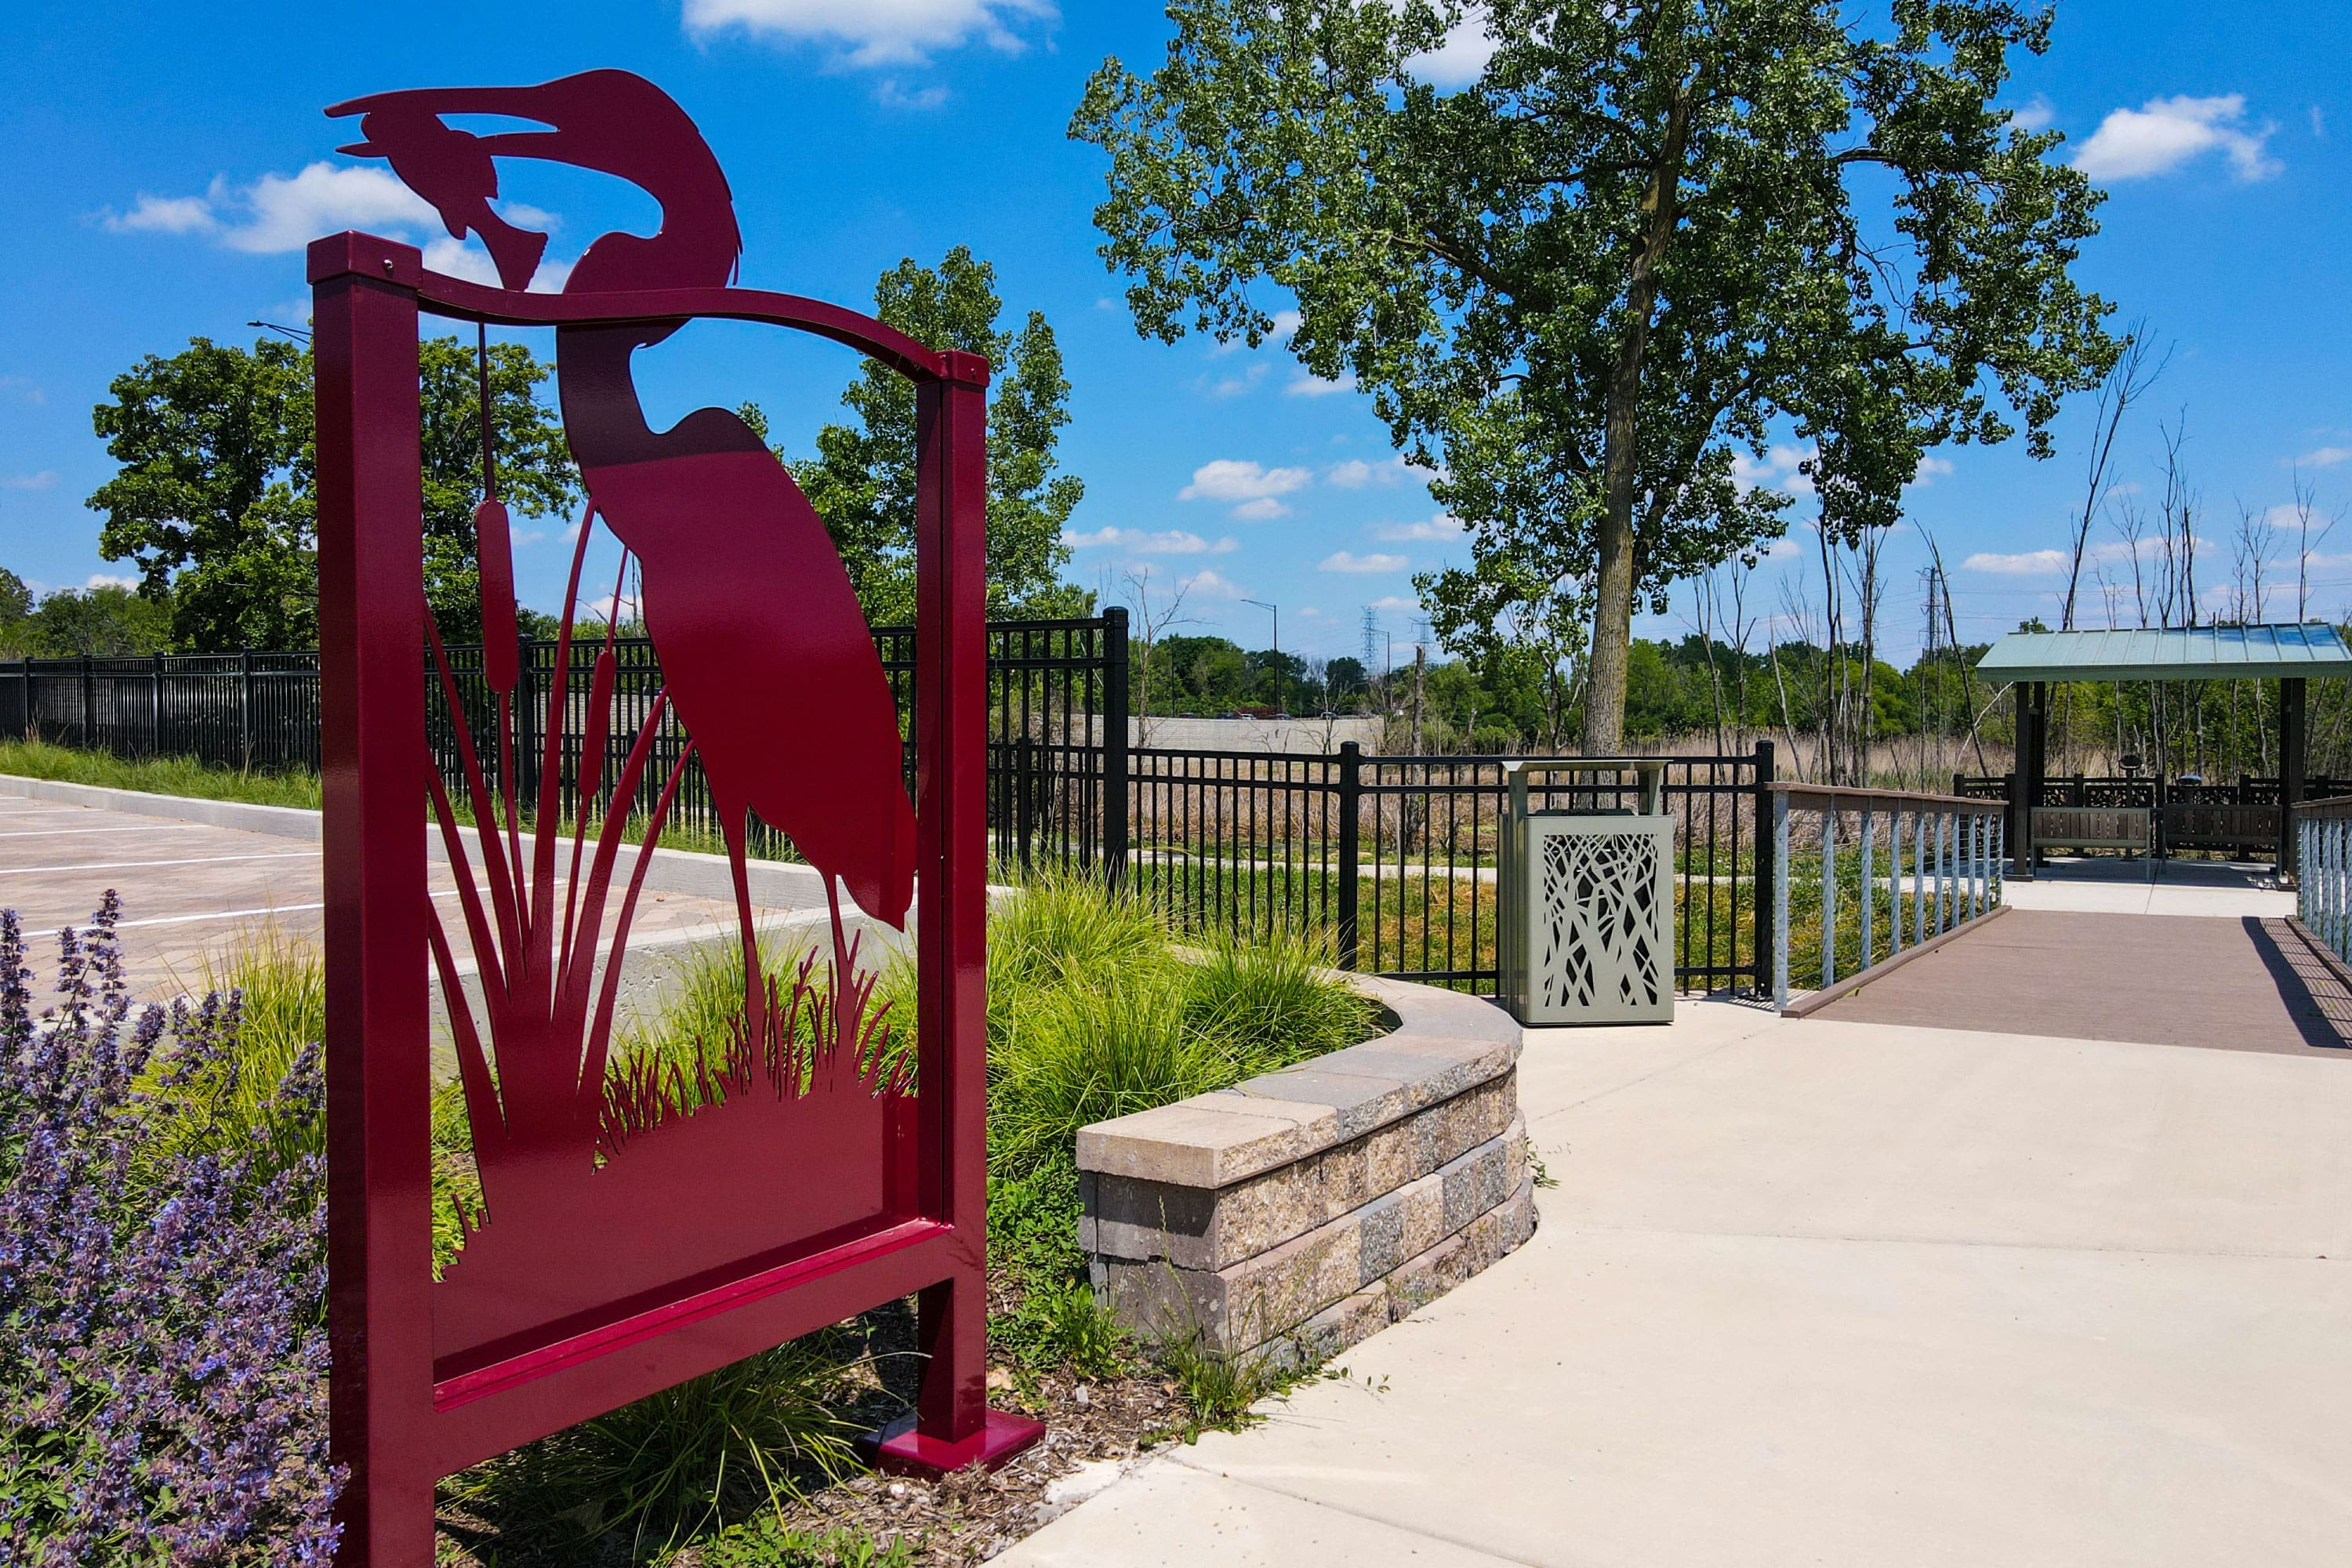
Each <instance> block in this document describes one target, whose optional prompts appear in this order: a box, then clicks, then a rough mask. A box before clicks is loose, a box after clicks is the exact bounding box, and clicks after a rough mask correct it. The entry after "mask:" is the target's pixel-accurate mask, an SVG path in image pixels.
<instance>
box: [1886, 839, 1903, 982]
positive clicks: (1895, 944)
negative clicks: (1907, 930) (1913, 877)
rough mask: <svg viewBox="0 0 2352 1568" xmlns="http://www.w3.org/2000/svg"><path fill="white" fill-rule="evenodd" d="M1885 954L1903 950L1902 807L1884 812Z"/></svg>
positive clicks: (1888, 954) (1889, 955) (1891, 955)
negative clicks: (1886, 908) (1886, 917)
mask: <svg viewBox="0 0 2352 1568" xmlns="http://www.w3.org/2000/svg"><path fill="white" fill-rule="evenodd" d="M1886 839H1887V843H1886V901H1887V904H1888V906H1889V908H1888V910H1887V914H1888V919H1887V921H1886V942H1887V946H1886V956H1887V957H1889V958H1892V957H1894V956H1895V954H1896V953H1898V952H1902V951H1903V808H1902V807H1901V806H1899V805H1898V806H1895V808H1893V809H1892V810H1890V811H1889V812H1887V814H1886Z"/></svg>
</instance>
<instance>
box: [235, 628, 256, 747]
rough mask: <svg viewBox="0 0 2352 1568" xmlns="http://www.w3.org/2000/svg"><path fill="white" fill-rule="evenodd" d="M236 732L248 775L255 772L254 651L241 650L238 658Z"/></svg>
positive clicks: (248, 649) (249, 649)
mask: <svg viewBox="0 0 2352 1568" xmlns="http://www.w3.org/2000/svg"><path fill="white" fill-rule="evenodd" d="M236 731H237V754H238V756H239V757H241V758H242V759H243V762H242V764H241V765H242V766H243V768H244V770H245V771H246V772H247V773H251V772H252V771H253V650H252V649H251V648H249V647H248V648H243V649H240V650H239V651H238V653H237V656H236Z"/></svg>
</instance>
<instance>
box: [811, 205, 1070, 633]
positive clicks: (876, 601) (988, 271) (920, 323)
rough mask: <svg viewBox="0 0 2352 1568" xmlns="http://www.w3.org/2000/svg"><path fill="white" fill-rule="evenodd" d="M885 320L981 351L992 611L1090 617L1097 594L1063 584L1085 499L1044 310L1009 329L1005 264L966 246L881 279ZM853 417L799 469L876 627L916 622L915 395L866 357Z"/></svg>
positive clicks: (852, 391)
mask: <svg viewBox="0 0 2352 1568" xmlns="http://www.w3.org/2000/svg"><path fill="white" fill-rule="evenodd" d="M874 305H875V314H876V315H877V316H879V317H880V318H881V319H882V320H883V321H886V322H887V323H888V324H889V325H891V326H893V327H896V328H898V330H899V331H902V332H905V333H907V334H908V336H909V337H912V338H914V339H915V340H917V341H918V342H922V343H924V344H927V345H929V347H931V348H934V349H961V350H963V351H965V352H967V353H978V354H985V355H986V356H988V360H989V363H990V365H991V366H992V374H991V377H990V382H989V390H988V608H989V613H990V614H991V615H1004V614H1007V613H1019V614H1024V615H1064V614H1072V613H1077V614H1083V613H1085V612H1086V611H1087V609H1088V608H1090V607H1091V604H1092V596H1091V595H1087V594H1085V593H1084V592H1083V591H1081V590H1076V589H1073V588H1070V587H1069V586H1067V585H1066V584H1062V583H1061V582H1060V581H1059V573H1060V570H1061V566H1062V563H1064V562H1066V561H1067V560H1068V559H1069V556H1070V552H1069V547H1068V546H1066V545H1065V544H1064V543H1063V542H1062V525H1063V524H1064V523H1065V522H1066V521H1069V516H1070V512H1071V510H1072V509H1073V508H1075V507H1076V505H1077V504H1078V499H1079V497H1080V496H1082V495H1084V494H1085V493H1086V486H1085V485H1084V484H1083V483H1082V482H1081V481H1080V480H1079V479H1077V477H1076V476H1075V475H1072V474H1066V473H1062V472H1060V471H1058V470H1059V468H1060V461H1059V458H1057V457H1056V455H1055V447H1057V446H1058V445H1059V443H1060V440H1061V430H1062V426H1065V425H1067V424H1068V423H1069V422H1070V412H1069V400H1070V384H1069V382H1068V380H1067V379H1066V378H1065V377H1064V375H1063V374H1062V351H1061V348H1060V345H1059V344H1057V343H1056V342H1055V340H1054V329H1053V328H1052V327H1050V326H1048V325H1047V324H1046V321H1045V313H1044V312H1043V311H1039V310H1032V311H1030V312H1029V314H1028V317H1027V318H1026V319H1025V320H1024V322H1023V323H1022V326H1021V330H1020V331H1017V332H1013V331H1003V330H1001V329H1000V328H999V327H998V324H997V321H998V318H999V317H1000V316H1001V315H1003V308H1004V307H1003V301H1002V300H999V299H998V298H997V294H996V268H993V267H992V266H991V265H990V264H989V263H987V262H985V261H981V260H977V259H975V258H973V256H972V254H971V249H970V247H966V246H961V245H960V246H957V247H955V248H954V249H953V250H950V251H949V252H948V253H947V255H946V256H945V257H944V258H942V259H941V260H940V265H939V267H938V268H936V269H935V268H929V267H924V266H921V265H920V264H919V263H918V262H916V260H915V259H914V258H912V257H908V258H907V259H905V260H903V261H901V262H899V263H898V266H896V267H894V268H890V270H889V271H887V272H885V273H884V274H882V278H881V280H880V281H879V282H878V283H877V284H876V285H875V288H874ZM841 402H842V406H843V407H845V408H846V409H848V410H849V411H850V413H851V414H853V415H854V416H856V422H855V423H854V424H850V425H827V426H824V428H823V429H822V430H820V431H819V432H818V433H817V438H816V449H817V455H816V457H815V458H813V459H811V460H809V461H806V462H803V463H798V464H795V465H794V467H793V472H794V475H795V477H796V478H798V479H799V480H800V484H801V488H802V489H803V490H805V491H806V492H807V494H808V498H809V501H810V504H812V505H813V506H814V507H815V508H816V511H817V515H818V516H819V517H821V518H823V519H824V524H825V527H826V529H827V530H828V531H830V532H831V533H832V535H833V542H834V544H835V547H836V548H837V549H839V550H840V552H841V558H842V562H843V563H844V564H845V565H846V566H847V567H848V568H849V579H850V582H851V583H852V584H855V585H856V589H857V597H858V600H859V602H860V603H861V604H863V605H865V606H866V618H867V619H868V620H871V621H875V622H877V623H881V622H906V621H912V620H913V619H914V618H915V389H914V385H913V384H912V383H910V382H908V380H907V379H906V378H905V377H904V376H901V375H899V374H898V373H897V372H896V371H893V370H890V369H887V367H885V366H883V365H879V364H876V363H871V362H868V363H866V366H865V367H864V369H863V370H861V371H860V372H859V373H858V376H857V379H856V380H855V381H853V382H851V383H850V384H849V389H848V390H847V391H846V392H844V393H843V394H842V395H841Z"/></svg>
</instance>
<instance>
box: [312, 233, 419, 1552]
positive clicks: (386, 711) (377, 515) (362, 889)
mask: <svg viewBox="0 0 2352 1568" xmlns="http://www.w3.org/2000/svg"><path fill="white" fill-rule="evenodd" d="M423 271H424V263H423V258H422V257H421V256H420V255H419V253H418V252H417V251H416V250H415V249H414V248H413V247H409V246H404V245H397V244H394V243H393V242H391V241H389V240H382V239H375V238H373V237H368V236H364V235H357V234H343V235H336V236H333V237H330V238H326V239H321V240H320V241H318V242H317V243H316V244H314V245H312V246H311V247H310V282H311V285H312V288H313V290H314V293H313V297H312V298H313V304H312V321H313V323H314V330H315V336H314V339H313V348H314V351H315V353H316V355H317V377H318V384H317V397H318V416H317V418H318V437H319V443H318V449H319V468H318V498H319V691H320V725H319V747H320V758H319V760H320V775H321V780H320V782H321V784H322V786H323V793H324V795H325V806H326V811H325V820H324V823H323V826H322V848H323V851H324V854H323V871H324V876H325V888H326V893H325V896H326V962H327V973H326V983H327V1041H326V1049H327V1139H328V1145H329V1160H328V1194H327V1205H328V1238H329V1254H328V1292H329V1296H330V1298H331V1322H332V1324H333V1329H334V1332H333V1336H332V1340H333V1351H334V1372H333V1376H332V1381H331V1419H330V1428H331V1435H332V1441H333V1447H334V1454H335V1458H337V1460H339V1461H340V1462H341V1463H342V1464H344V1465H347V1466H349V1467H350V1469H351V1478H350V1479H349V1480H348V1481H347V1482H346V1483H345V1485H344V1488H343V1493H342V1499H341V1505H340V1512H341V1520H342V1525H343V1538H342V1543H341V1548H340V1549H339V1550H338V1552H336V1558H335V1560H336V1562H337V1563H338V1564H339V1565H341V1568H354V1565H364V1564H377V1565H379V1568H392V1565H400V1568H407V1565H409V1564H415V1565H417V1568H425V1565H427V1564H430V1563H432V1561H433V1487H434V1483H435V1481H436V1479H438V1474H437V1469H436V1464H435V1457H434V1453H433V1445H432V1443H431V1441H430V1440H429V1439H430V1436H431V1433H430V1425H431V1420H432V1415H433V1406H432V1392H433V1317H432V1300H431V1297H430V1294H429V1292H430V1291H431V1289H432V1283H433V1258H432V1171H431V1164H430V1160H431V1152H430V1151H431V1136H430V1114H429V1110H430V1097H431V1080H430V1068H429V1066H428V1046H429V1041H428V1030H429V1028H430V1016H429V1013H428V1010H427V1000H426V994H425V941H426V937H425V921H426V920H427V919H428V918H429V914H428V903H427V892H428V889H427V883H426V880H425V812H424V810H423V807H422V792H423V781H422V779H421V778H420V777H419V774H418V766H417V759H418V758H419V757H420V756H423V755H425V710H424V706H423V704H422V703H421V702H420V701H419V700H418V698H419V692H418V681H417V671H418V668H419V665H420V661H421V659H422V658H423V650H424V647H425V622H424V606H425V583H424V566H423V561H424V553H423V552H424V515H423V508H424V502H423V494H422V488H421V479H420V463H419V446H418V442H419V437H418V404H417V347H416V317H417V303H416V290H417V288H418V286H419V284H420V283H421V281H422V279H423Z"/></svg>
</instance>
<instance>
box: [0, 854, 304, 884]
mask: <svg viewBox="0 0 2352 1568" xmlns="http://www.w3.org/2000/svg"><path fill="white" fill-rule="evenodd" d="M317 858H319V856H318V852H317V851H316V850H313V849H288V850H284V851H281V852H278V853H275V854H269V855H191V856H188V857H186V858H183V859H178V860H93V861H91V862H90V863H89V865H86V866H7V867H0V877H32V876H38V875H40V874H42V873H45V872H50V871H128V870H131V869H132V868H136V867H140V866H214V865H218V864H220V863H222V862H224V861H228V860H315V859H317Z"/></svg>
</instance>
